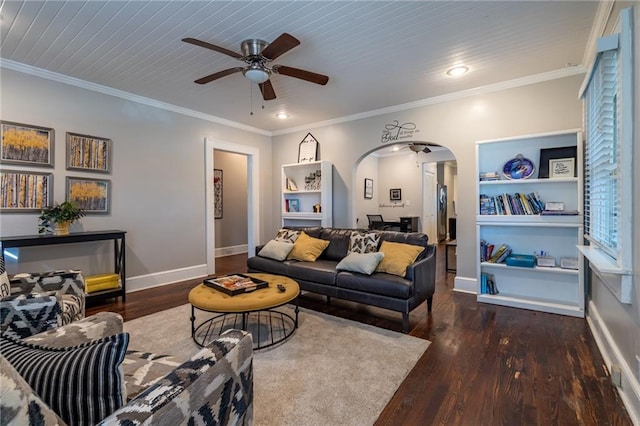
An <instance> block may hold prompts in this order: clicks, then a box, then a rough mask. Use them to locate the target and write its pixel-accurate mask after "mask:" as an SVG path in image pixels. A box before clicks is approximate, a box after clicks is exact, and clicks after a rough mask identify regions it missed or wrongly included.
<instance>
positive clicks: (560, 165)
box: [549, 158, 576, 179]
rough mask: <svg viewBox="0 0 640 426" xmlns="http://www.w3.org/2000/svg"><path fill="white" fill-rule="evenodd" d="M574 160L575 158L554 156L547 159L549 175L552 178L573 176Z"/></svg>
mask: <svg viewBox="0 0 640 426" xmlns="http://www.w3.org/2000/svg"><path fill="white" fill-rule="evenodd" d="M575 162H576V159H575V158H554V159H553V160H549V177H550V178H552V179H553V178H566V177H573V176H574V172H575V166H576V164H575Z"/></svg>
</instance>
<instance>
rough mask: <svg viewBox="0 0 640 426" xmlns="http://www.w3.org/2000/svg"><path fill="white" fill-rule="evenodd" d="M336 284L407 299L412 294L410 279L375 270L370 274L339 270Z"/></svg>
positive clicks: (350, 288)
mask: <svg viewBox="0 0 640 426" xmlns="http://www.w3.org/2000/svg"><path fill="white" fill-rule="evenodd" d="M336 285H337V286H338V287H340V288H345V289H349V290H357V291H361V292H363V293H371V294H379V295H382V296H389V297H397V298H399V299H408V298H409V297H411V295H412V287H411V281H409V280H407V279H405V278H401V277H399V276H397V275H390V274H385V273H381V272H375V273H374V274H373V275H370V276H364V275H362V274H357V273H354V272H340V273H339V274H338V276H337V277H336Z"/></svg>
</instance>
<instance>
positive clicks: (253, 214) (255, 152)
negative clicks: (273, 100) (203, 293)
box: [204, 138, 260, 275]
mask: <svg viewBox="0 0 640 426" xmlns="http://www.w3.org/2000/svg"><path fill="white" fill-rule="evenodd" d="M204 144H205V150H204V152H205V155H204V158H205V181H206V184H205V220H206V223H205V233H206V246H207V247H206V256H207V274H208V275H212V274H215V272H216V260H215V252H216V247H215V246H216V227H215V217H214V212H213V210H214V209H213V203H214V195H213V169H214V168H215V164H214V151H215V150H218V151H226V152H231V153H234V154H241V155H246V156H247V250H248V255H249V257H251V256H253V255H254V254H255V253H254V252H255V247H256V245H255V242H256V239H257V238H258V236H259V235H260V221H259V220H258V218H259V217H260V188H259V186H258V182H259V176H260V150H259V149H258V148H254V147H251V146H246V145H240V144H236V143H231V142H225V141H220V140H215V139H207V138H205V140H204Z"/></svg>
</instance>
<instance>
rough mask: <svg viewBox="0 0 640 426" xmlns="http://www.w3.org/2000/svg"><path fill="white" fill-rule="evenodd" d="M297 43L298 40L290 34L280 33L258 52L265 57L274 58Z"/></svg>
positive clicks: (298, 42)
mask: <svg viewBox="0 0 640 426" xmlns="http://www.w3.org/2000/svg"><path fill="white" fill-rule="evenodd" d="M299 44H300V40H298V39H297V38H295V37H294V36H292V35H291V34H287V33H282V34H280V36H279V37H278V38H277V39H275V40H273V42H272V43H271V44H269V45H268V46H267V47H265V48H264V50H263V51H262V52H261V53H260V54H261V55H262V56H264V57H265V58H267V59H271V60H274V59H275V58H277V57H278V56H280V55H282V54H284V53H286V52H288V51H289V50H291V49H293V48H294V47H296V46H297V45H299Z"/></svg>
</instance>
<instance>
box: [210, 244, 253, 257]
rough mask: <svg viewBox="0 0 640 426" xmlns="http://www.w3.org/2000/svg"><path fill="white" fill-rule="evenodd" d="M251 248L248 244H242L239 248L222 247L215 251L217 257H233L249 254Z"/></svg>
mask: <svg viewBox="0 0 640 426" xmlns="http://www.w3.org/2000/svg"><path fill="white" fill-rule="evenodd" d="M248 251H249V246H248V245H247V244H241V245H239V246H229V247H220V248H216V250H215V254H214V256H215V257H222V256H231V255H232V254H240V253H247V252H248Z"/></svg>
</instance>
